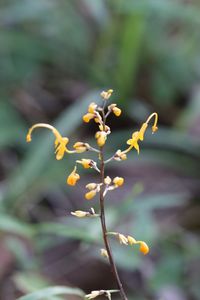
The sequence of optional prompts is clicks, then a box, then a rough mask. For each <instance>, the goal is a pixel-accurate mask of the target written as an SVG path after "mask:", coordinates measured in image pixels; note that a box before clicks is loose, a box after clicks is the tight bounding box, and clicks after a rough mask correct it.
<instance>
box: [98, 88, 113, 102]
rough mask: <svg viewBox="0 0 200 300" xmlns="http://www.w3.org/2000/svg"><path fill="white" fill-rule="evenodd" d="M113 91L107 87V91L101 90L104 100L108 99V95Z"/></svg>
mask: <svg viewBox="0 0 200 300" xmlns="http://www.w3.org/2000/svg"><path fill="white" fill-rule="evenodd" d="M112 93H113V90H112V89H109V90H107V91H103V92H101V94H100V95H101V97H102V98H103V99H104V100H108V99H109V98H110V96H111V95H112Z"/></svg>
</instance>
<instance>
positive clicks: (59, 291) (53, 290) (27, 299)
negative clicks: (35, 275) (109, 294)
mask: <svg viewBox="0 0 200 300" xmlns="http://www.w3.org/2000/svg"><path fill="white" fill-rule="evenodd" d="M57 295H75V296H79V297H81V298H83V297H84V293H83V292H82V291H81V290H80V289H75V288H70V287H64V286H55V287H49V288H45V289H42V290H40V291H37V292H33V293H31V294H29V295H26V296H22V297H20V298H18V299H17V300H45V299H51V297H52V296H57Z"/></svg>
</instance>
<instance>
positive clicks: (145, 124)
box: [138, 123, 148, 141]
mask: <svg viewBox="0 0 200 300" xmlns="http://www.w3.org/2000/svg"><path fill="white" fill-rule="evenodd" d="M147 127H148V124H147V123H143V124H142V127H141V128H140V131H139V133H138V139H139V140H140V141H143V140H144V134H145V131H146V129H147Z"/></svg>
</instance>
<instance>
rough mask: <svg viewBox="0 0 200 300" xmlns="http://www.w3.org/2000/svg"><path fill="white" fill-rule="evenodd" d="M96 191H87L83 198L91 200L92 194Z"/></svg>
mask: <svg viewBox="0 0 200 300" xmlns="http://www.w3.org/2000/svg"><path fill="white" fill-rule="evenodd" d="M96 193H97V192H96V190H91V191H90V192H87V193H86V194H85V199H87V200H91V199H92V198H94V196H96Z"/></svg>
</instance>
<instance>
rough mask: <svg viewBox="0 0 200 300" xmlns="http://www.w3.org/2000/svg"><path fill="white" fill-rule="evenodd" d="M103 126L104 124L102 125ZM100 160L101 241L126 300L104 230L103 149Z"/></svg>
mask: <svg viewBox="0 0 200 300" xmlns="http://www.w3.org/2000/svg"><path fill="white" fill-rule="evenodd" d="M104 124H105V123H104ZM100 159H101V167H100V176H101V183H102V185H101V190H100V199H99V200H100V210H101V214H100V219H101V227H102V234H103V240H104V244H105V248H106V250H107V253H108V258H109V262H110V266H111V270H112V272H113V275H114V277H115V280H116V282H117V286H118V288H119V293H120V295H121V298H122V299H123V300H128V298H127V297H126V294H125V292H124V289H123V286H122V283H121V280H120V278H119V274H118V271H117V268H116V265H115V262H114V259H113V255H112V251H111V248H110V244H109V241H108V236H107V228H106V220H105V209H104V200H105V199H104V195H103V193H104V187H105V184H104V177H105V174H104V173H105V166H104V154H103V147H101V148H100Z"/></svg>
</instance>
